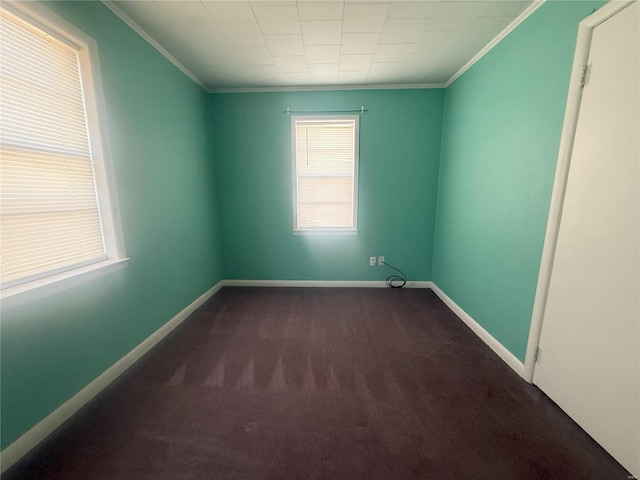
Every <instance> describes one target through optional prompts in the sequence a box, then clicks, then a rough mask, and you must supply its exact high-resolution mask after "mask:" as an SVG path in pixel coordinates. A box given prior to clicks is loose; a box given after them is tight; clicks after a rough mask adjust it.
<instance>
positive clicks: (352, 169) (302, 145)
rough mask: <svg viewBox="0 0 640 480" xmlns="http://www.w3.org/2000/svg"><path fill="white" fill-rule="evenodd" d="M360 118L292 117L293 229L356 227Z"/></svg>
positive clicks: (352, 228) (314, 229)
mask: <svg viewBox="0 0 640 480" xmlns="http://www.w3.org/2000/svg"><path fill="white" fill-rule="evenodd" d="M358 121H359V117H358V116H357V115H331V116H322V117H316V116H314V117H311V116H294V117H292V118H291V127H292V143H293V154H292V157H293V200H294V201H293V205H294V207H293V208H294V213H293V218H294V223H293V225H294V227H293V228H294V232H296V233H309V232H352V233H355V232H356V231H357V198H358V193H357V190H358V181H357V180H358V126H359V123H358Z"/></svg>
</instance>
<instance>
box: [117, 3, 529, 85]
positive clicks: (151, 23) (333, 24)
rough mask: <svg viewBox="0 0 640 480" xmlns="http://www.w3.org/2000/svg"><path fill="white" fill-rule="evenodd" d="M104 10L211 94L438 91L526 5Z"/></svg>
mask: <svg viewBox="0 0 640 480" xmlns="http://www.w3.org/2000/svg"><path fill="white" fill-rule="evenodd" d="M105 3H106V4H107V5H108V6H109V7H110V8H112V9H113V10H114V11H116V13H119V14H120V15H121V16H123V17H128V20H129V21H133V23H135V24H136V25H137V27H139V28H140V29H142V30H143V31H144V33H145V34H146V36H148V37H151V39H152V40H153V41H155V42H156V43H157V44H158V45H159V46H160V47H162V48H163V49H164V50H166V51H167V52H168V53H169V54H170V56H172V57H174V59H175V60H177V62H178V63H180V64H181V65H182V66H183V67H184V69H186V70H187V71H188V72H189V73H190V74H191V76H192V77H195V79H197V80H198V81H199V83H201V84H202V85H203V86H204V87H205V88H207V89H209V90H219V89H247V88H278V87H309V86H328V87H334V86H353V85H381V86H382V85H403V86H406V85H429V84H444V83H445V82H446V81H447V80H449V79H450V78H451V77H452V76H453V75H454V74H455V73H456V72H457V71H459V70H460V69H461V68H462V67H463V66H464V65H465V64H466V63H467V62H469V60H470V59H472V58H473V57H474V56H475V55H476V54H477V53H478V52H479V51H480V50H482V49H483V48H484V47H485V46H486V45H487V44H488V43H489V42H491V40H493V39H494V38H495V37H496V36H497V35H499V34H500V32H502V31H503V30H504V29H505V28H506V27H507V26H509V24H511V23H512V22H513V21H514V20H515V19H516V17H518V16H519V15H520V14H521V13H522V12H523V11H524V10H526V9H527V7H529V6H530V5H531V4H532V3H533V2H532V1H531V0H515V1H512V0H490V1H482V0H471V1H457V0H443V1H437V0H421V1H379V0H342V1H329V0H327V1H309V0H297V1H295V0H290V1H275V0H258V1H254V0H252V1H242V0H235V1H130V0H129V1H113V2H105ZM122 14H124V15H122ZM125 19H126V18H125Z"/></svg>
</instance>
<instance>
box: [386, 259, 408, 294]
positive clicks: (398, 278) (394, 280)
mask: <svg viewBox="0 0 640 480" xmlns="http://www.w3.org/2000/svg"><path fill="white" fill-rule="evenodd" d="M382 263H383V264H384V265H386V266H387V267H389V268H393V269H394V270H395V271H396V272H399V273H400V275H389V276H388V277H387V279H386V280H385V281H384V282H385V283H386V284H387V287H389V288H402V287H404V286H405V285H406V284H407V277H406V276H405V275H404V273H402V271H401V270H400V269H398V268H396V267H393V266H391V265H389V264H388V263H387V262H384V261H383V262H382ZM398 282H402V283H400V284H398Z"/></svg>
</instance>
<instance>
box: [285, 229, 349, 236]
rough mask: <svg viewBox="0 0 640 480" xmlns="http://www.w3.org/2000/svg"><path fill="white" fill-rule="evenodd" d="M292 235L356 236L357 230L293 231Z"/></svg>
mask: <svg viewBox="0 0 640 480" xmlns="http://www.w3.org/2000/svg"><path fill="white" fill-rule="evenodd" d="M293 234H294V235H357V234H358V230H340V229H330V228H327V229H322V230H321V229H318V230H313V229H309V230H294V231H293Z"/></svg>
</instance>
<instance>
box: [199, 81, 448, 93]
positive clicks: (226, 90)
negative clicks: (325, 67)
mask: <svg viewBox="0 0 640 480" xmlns="http://www.w3.org/2000/svg"><path fill="white" fill-rule="evenodd" d="M428 88H444V83H416V84H411V83H402V84H389V85H384V84H381V85H369V84H363V85H317V86H314V85H307V86H290V87H261V88H251V87H247V88H209V89H206V91H207V92H208V93H267V92H316V91H331V90H418V89H428Z"/></svg>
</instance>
